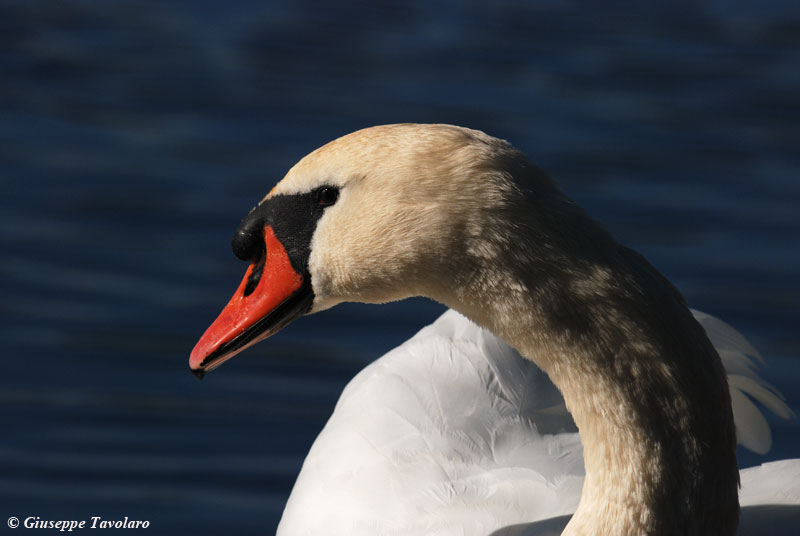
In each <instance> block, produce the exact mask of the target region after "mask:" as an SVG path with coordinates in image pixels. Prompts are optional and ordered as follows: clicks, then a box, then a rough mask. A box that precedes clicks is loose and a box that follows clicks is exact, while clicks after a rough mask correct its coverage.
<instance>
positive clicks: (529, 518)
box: [190, 124, 800, 536]
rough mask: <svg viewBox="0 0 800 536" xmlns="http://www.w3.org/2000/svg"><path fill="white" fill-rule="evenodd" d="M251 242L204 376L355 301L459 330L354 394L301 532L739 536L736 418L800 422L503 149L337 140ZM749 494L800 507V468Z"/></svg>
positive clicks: (246, 238) (310, 466) (401, 351)
mask: <svg viewBox="0 0 800 536" xmlns="http://www.w3.org/2000/svg"><path fill="white" fill-rule="evenodd" d="M232 245H233V250H234V253H235V254H236V255H237V256H238V257H239V258H241V259H243V260H246V261H248V262H249V263H250V264H249V267H248V268H247V271H246V273H245V276H244V278H243V280H242V282H241V283H240V285H239V287H238V289H237V290H236V292H235V293H234V296H233V297H232V298H231V300H230V302H229V303H228V304H227V305H226V306H225V308H224V309H223V310H222V312H221V313H220V315H219V316H218V317H217V319H216V320H215V321H214V322H213V323H212V324H211V326H210V327H209V328H208V330H207V331H206V332H205V333H204V334H203V336H202V337H201V338H200V340H199V341H198V343H197V345H196V346H195V348H194V349H193V350H192V353H191V356H190V368H191V370H192V371H193V372H194V373H195V374H196V375H197V376H198V377H202V376H203V375H204V374H205V373H206V372H208V371H210V370H212V369H214V368H216V367H218V366H219V365H221V364H222V363H223V362H225V361H227V360H228V359H230V358H231V357H233V356H234V355H236V354H237V353H239V352H241V351H242V350H244V349H246V348H248V347H250V346H252V345H253V344H256V343H257V342H259V341H261V340H263V339H265V338H267V337H269V336H270V335H272V334H274V333H275V332H277V331H278V330H280V329H282V328H283V327H285V326H286V325H287V324H289V323H290V322H291V321H293V320H295V319H296V318H298V317H300V316H302V315H304V314H310V313H316V312H320V311H323V310H325V309H328V308H330V307H333V306H335V305H336V304H338V303H341V302H345V301H359V302H366V303H383V302H387V301H393V300H399V299H403V298H406V297H409V296H427V297H429V298H431V299H434V300H436V301H439V302H441V303H443V304H445V305H446V306H448V307H449V308H450V309H451V311H448V312H447V313H445V314H444V315H443V316H442V317H441V318H440V319H439V320H437V321H436V322H435V323H434V324H433V325H431V326H429V327H428V328H425V329H423V330H422V331H421V332H420V333H419V334H417V335H416V336H415V337H414V338H412V339H411V340H409V341H408V342H407V343H405V344H404V345H402V346H401V347H399V348H397V349H395V350H394V351H392V352H390V353H389V354H388V355H387V356H385V357H384V358H382V359H380V360H378V361H377V362H375V363H373V364H372V365H370V366H369V367H367V368H366V369H365V370H364V371H362V372H361V373H360V374H359V375H358V376H357V377H356V378H355V379H354V380H353V381H352V382H351V383H350V384H349V385H348V387H347V388H346V389H345V391H344V392H343V394H342V397H341V399H340V401H339V402H338V404H337V406H336V409H335V411H334V413H333V415H332V417H331V419H330V421H329V422H328V424H327V425H326V427H325V429H324V430H323V432H322V433H321V434H320V436H319V438H318V439H317V441H316V442H315V444H314V446H313V447H312V449H311V451H310V453H309V455H308V458H307V459H306V461H305V462H304V465H303V469H302V471H301V473H300V476H299V477H298V480H297V483H296V485H295V488H294V490H293V491H292V495H291V497H290V499H289V502H288V504H287V507H286V510H285V512H284V516H283V518H282V520H281V524H280V526H279V529H278V533H279V534H281V535H285V536H288V535H299V534H323V533H324V534H351V535H357V534H373V535H374V534H380V535H383V534H386V535H393V534H406V535H409V534H410V535H414V534H470V535H471V534H475V535H478V534H481V535H486V534H494V535H506V536H507V535H511V534H558V533H559V532H561V531H562V530H563V532H561V533H562V534H565V535H579V534H580V535H595V534H596V535H601V534H602V535H605V534H625V535H629V534H630V535H640V534H641V535H645V534H647V535H665V534H698V535H699V534H719V535H730V534H734V533H736V530H737V526H738V524H739V512H740V507H739V502H740V497H739V483H740V475H739V471H738V468H737V463H736V450H735V449H736V433H737V430H736V428H735V424H734V411H733V410H734V409H735V410H736V413H737V421H739V423H738V424H739V426H738V433H739V437H740V440H742V441H743V442H744V443H745V444H746V445H747V446H749V447H750V448H754V449H755V450H764V449H765V448H768V447H769V444H768V443H769V440H768V426H766V423H765V422H764V421H763V417H761V415H760V412H759V411H758V410H757V409H756V408H755V406H753V405H752V403H751V402H750V401H749V400H748V398H747V396H746V395H750V396H752V397H754V398H756V399H757V400H759V401H760V402H762V403H764V404H765V405H766V406H767V407H768V408H769V409H770V410H772V411H773V412H775V413H777V414H779V415H781V416H783V417H788V416H790V411H789V410H788V408H787V407H786V406H785V404H784V403H783V402H782V400H781V398H780V396H779V395H778V394H777V393H776V392H775V391H774V390H771V389H770V388H769V386H766V385H765V384H764V383H763V382H762V381H760V379H759V378H758V377H757V376H756V375H755V372H754V370H753V366H752V361H751V360H750V358H749V357H748V355H749V356H757V354H756V352H755V351H754V350H753V349H752V347H750V346H749V344H747V342H746V341H745V340H744V339H743V338H742V337H741V336H740V335H739V334H738V333H737V332H735V331H734V330H733V329H732V328H730V327H729V326H727V325H725V324H724V323H722V322H721V321H719V320H716V319H714V318H713V317H710V316H708V315H704V314H702V313H699V312H695V313H692V312H691V311H690V310H689V309H688V307H687V305H686V304H685V302H684V300H683V298H682V296H681V295H680V294H679V292H678V291H677V290H676V289H675V288H674V287H673V286H672V285H671V284H670V283H669V282H668V281H667V280H666V279H665V278H664V277H663V276H662V275H661V274H660V273H659V272H657V271H656V270H655V269H654V268H653V267H652V266H651V265H650V264H649V263H648V262H647V261H646V260H645V259H644V258H643V257H641V256H640V255H638V254H637V253H635V252H634V251H632V250H630V249H628V248H625V247H623V246H621V245H619V244H618V243H617V242H616V241H615V240H614V239H613V238H612V237H611V236H610V235H609V234H608V233H607V232H606V231H605V230H604V229H603V228H602V227H601V226H600V225H598V224H597V223H595V222H594V221H593V220H591V219H590V218H589V217H588V216H587V215H586V213H585V212H584V211H583V210H582V209H580V208H579V207H578V206H577V205H575V204H574V203H573V202H572V201H571V200H570V199H569V198H568V197H566V196H565V195H564V194H563V193H562V192H561V190H560V189H559V188H558V187H557V186H556V184H555V183H554V182H553V181H552V180H551V179H549V178H548V177H547V176H546V175H545V174H544V173H543V172H541V171H540V170H539V169H538V168H536V167H535V166H534V165H533V164H532V163H531V162H530V161H529V160H528V159H527V158H526V157H525V156H524V155H523V154H521V153H520V152H519V151H517V150H516V149H514V148H513V147H512V146H511V145H510V144H508V143H506V142H505V141H502V140H499V139H496V138H493V137H490V136H488V135H486V134H484V133H483V132H479V131H475V130H470V129H465V128H461V127H455V126H450V125H416V124H401V125H385V126H379V127H372V128H368V129H364V130H360V131H358V132H355V133H352V134H349V135H347V136H344V137H342V138H339V139H337V140H334V141H333V142H331V143H329V144H327V145H325V146H323V147H321V148H320V149H317V150H316V151H314V152H312V153H311V154H309V155H308V156H306V157H305V158H303V159H302V160H300V161H299V162H298V163H297V164H296V165H295V166H294V167H293V168H292V169H290V170H289V172H288V173H287V174H286V176H285V177H284V178H283V179H282V180H281V181H280V182H279V183H278V184H277V185H276V186H275V187H274V188H273V189H272V190H271V191H270V192H269V193H268V194H267V196H266V197H265V198H264V199H263V200H262V201H261V203H259V204H258V205H257V206H256V207H255V208H254V209H253V210H252V211H251V212H250V214H249V215H248V216H247V217H245V218H244V220H242V223H241V224H240V226H239V228H238V229H237V231H236V233H235V234H234V238H233V244H232ZM701 324H702V325H701ZM704 326H705V329H704ZM709 336H710V337H711V338H712V339H714V340H715V342H716V345H717V349H715V347H714V346H713V345H712V342H711V341H710V340H709ZM720 356H721V357H722V359H723V360H725V363H726V365H727V366H728V369H729V371H728V373H727V374H726V370H725V368H724V367H723V363H722V360H721V358H720ZM732 405H733V409H732ZM567 412H568V413H567ZM575 430H577V432H575ZM741 482H742V484H743V491H742V496H741V502H742V504H743V505H744V506H745V507H748V506H751V505H769V506H770V508H771V506H773V505H798V504H800V485H798V482H800V460H784V461H781V462H775V463H772V464H765V465H763V466H761V467H759V468H754V469H749V470H745V471H743V472H742V475H741ZM750 490H752V491H750ZM773 510H774V509H769V508H768V510H763V509H761V510H758V511H755V513H756V514H757V515H756V516H753V519H754V521H753V523H757V522H759V521H763V520H764V519H767V520H768V519H769V518H770V516H771V515H773V514H775V512H774V511H773ZM747 512H748V509H747V508H745V513H747ZM570 514H571V516H570ZM775 515H779V516H783V518H786V515H787V510H780V512H778V513H777V514H775ZM788 515H789V516H790V517H791V520H792V521H790V522H796V521H797V518H798V515H797V509H796V508H794V509H790V510H788ZM792 516H794V517H792ZM756 517H758V519H756ZM762 518H763V519H762ZM783 518H782V519H783ZM784 521H785V519H784ZM749 523H750V519H749V518H748V516H745V518H744V520H743V528H747V527H748V526H749V525H748V524H749ZM750 524H751V523H750ZM751 525H752V524H751ZM770 526H771V527H772V528H776V527H777V525H775V524H772V525H770ZM795 527H796V525H795Z"/></svg>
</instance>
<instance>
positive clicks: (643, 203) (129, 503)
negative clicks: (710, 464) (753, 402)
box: [0, 0, 800, 535]
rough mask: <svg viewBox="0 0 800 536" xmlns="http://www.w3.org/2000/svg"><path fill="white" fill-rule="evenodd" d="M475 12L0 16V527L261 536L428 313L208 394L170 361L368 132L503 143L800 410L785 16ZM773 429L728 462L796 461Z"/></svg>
mask: <svg viewBox="0 0 800 536" xmlns="http://www.w3.org/2000/svg"><path fill="white" fill-rule="evenodd" d="M484 4H485V3H483V2H475V3H472V2H455V1H453V2H438V3H437V2H405V3H400V4H398V5H394V4H393V3H390V2H374V1H373V2H367V1H364V2H357V1H356V2H353V1H350V2H348V1H340V2H335V3H333V2H331V3H328V2H322V1H316V2H278V1H274V2H262V1H255V0H253V1H240V2H210V1H205V2H197V1H189V0H183V1H170V2H164V1H139V2H132V1H116V2H108V1H100V0H96V1H91V0H83V1H77V0H70V1H41V2H39V1H37V2H31V1H25V0H20V1H16V2H15V1H0V73H1V75H0V194H2V195H0V246H2V251H3V254H2V256H0V341H1V342H2V363H3V373H2V375H0V412H1V413H0V414H1V415H2V421H1V422H2V429H3V432H2V434H0V519H2V518H3V516H5V517H8V516H12V515H14V516H17V517H20V518H25V517H27V516H40V517H41V518H42V519H59V518H64V519H78V520H81V519H89V518H90V517H91V516H97V515H99V516H102V517H103V518H104V519H120V518H122V517H124V516H128V517H129V518H131V519H140V520H149V521H150V523H151V527H150V529H148V531H147V533H148V534H183V533H188V532H189V531H191V532H192V533H193V534H196V535H205V534H209V535H210V534H223V533H224V534H252V533H255V532H258V533H264V532H266V533H272V532H273V531H274V527H275V526H276V524H277V521H278V519H279V516H280V512H281V510H282V508H283V505H284V503H285V501H286V498H287V496H288V493H289V490H290V489H291V486H292V484H293V481H294V478H295V476H296V474H297V472H298V470H299V467H300V463H301V462H302V459H303V457H304V454H305V452H306V451H307V449H308V447H309V446H310V444H311V442H312V441H313V439H314V437H315V435H316V434H317V432H318V431H319V430H320V428H321V427H322V425H323V424H324V422H325V420H326V418H327V417H328V415H329V414H330V412H331V410H332V408H333V405H334V403H335V401H336V399H337V396H338V393H339V392H340V391H341V389H342V387H343V386H344V385H345V383H346V382H347V381H348V379H349V378H351V377H352V376H353V375H354V374H355V373H356V372H357V371H358V370H359V369H360V368H361V367H363V366H364V365H365V364H366V363H368V362H370V361H371V360H372V359H374V358H376V357H377V356H379V355H380V354H381V353H382V352H384V351H386V350H387V349H389V348H391V347H393V346H395V345H397V344H399V343H400V342H401V341H403V340H405V339H406V338H408V337H409V336H410V335H412V334H413V333H414V332H415V331H416V330H417V329H418V328H420V327H421V326H423V325H425V324H427V323H429V322H430V321H431V320H432V319H433V318H435V316H436V315H437V314H438V313H439V312H440V311H441V310H442V308H441V307H440V306H439V305H436V304H433V303H430V302H426V301H424V300H412V301H407V302H403V303H398V304H392V305H387V306H381V307H377V306H376V307H371V306H363V305H345V306H340V307H338V308H336V309H334V310H333V311H329V312H326V313H325V314H323V315H318V316H315V317H309V318H305V319H301V320H300V321H298V322H296V323H295V324H294V325H292V326H291V327H290V328H289V329H288V330H286V331H285V332H283V333H281V334H279V335H277V336H275V337H274V338H273V339H271V340H270V341H268V342H267V343H262V344H261V345H259V346H257V347H256V348H254V349H252V350H250V351H248V352H246V353H245V354H244V355H241V356H239V357H237V358H236V359H235V360H233V361H232V362H230V363H228V364H226V365H225V366H224V367H222V368H221V369H219V370H217V371H215V372H214V373H213V374H211V375H210V376H209V377H208V378H207V379H206V381H204V382H202V383H200V382H197V381H196V380H195V379H194V378H193V377H192V376H191V375H190V374H189V372H188V368H187V364H188V355H189V351H190V350H191V348H192V346H193V345H194V343H195V341H196V339H197V338H198V337H199V335H200V334H201V333H202V332H203V331H204V329H205V328H206V327H207V325H208V324H209V323H210V322H211V321H212V320H213V319H214V317H215V316H216V314H217V312H218V311H219V310H220V308H221V307H222V305H223V304H224V303H226V301H227V299H228V298H229V297H230V295H231V294H232V292H233V290H234V289H235V287H236V286H237V284H238V282H239V280H240V278H241V276H242V274H243V272H244V268H245V266H244V265H243V264H242V263H240V262H238V261H237V260H236V259H235V258H234V256H233V255H232V254H231V252H230V245H229V244H230V236H231V234H232V232H233V230H234V228H235V227H236V225H237V223H238V221H239V219H240V218H241V217H243V216H244V215H245V214H246V212H247V211H248V210H249V209H250V207H252V206H253V205H254V204H255V203H256V202H257V201H258V200H259V199H260V198H261V197H262V196H263V195H264V193H265V192H266V191H267V190H268V189H269V188H270V187H271V186H272V185H273V184H274V183H275V182H276V181H277V180H278V179H280V178H281V177H282V175H283V173H284V172H285V171H286V170H287V169H288V168H289V167H290V166H291V165H292V164H293V163H294V162H295V161H296V160H298V159H299V158H300V157H302V156H303V155H304V154H305V153H307V152H309V151H311V150H313V149H314V148H316V147H317V146H319V145H320V144H322V143H324V142H326V141H328V140H330V139H332V138H334V137H337V136H339V135H342V134H345V133H347V132H349V131H352V130H355V129H357V128H361V127H364V126H368V125H373V124H379V123H389V122H405V121H415V122H448V123H456V124H461V125H465V126H470V127H473V128H478V129H482V130H485V131H487V132H489V133H491V134H493V135H496V136H499V137H502V138H506V139H508V140H510V141H512V142H513V143H514V144H515V145H516V146H518V147H519V148H520V149H522V150H523V151H525V152H526V153H527V154H529V155H530V156H531V158H532V159H533V160H535V161H536V162H537V163H539V164H540V165H541V166H542V167H543V168H545V169H547V170H548V171H549V172H550V173H551V174H552V175H553V176H554V177H556V178H557V179H558V180H559V181H560V183H561V184H562V185H563V187H564V188H565V190H566V191H567V192H568V193H569V194H570V195H571V196H572V197H574V198H575V199H576V200H578V201H579V202H580V203H581V204H582V205H584V206H585V207H586V208H587V209H588V210H589V212H590V213H591V214H593V215H594V216H595V217H596V218H597V219H599V220H600V221H602V222H604V223H605V224H606V226H607V227H608V228H609V229H610V230H611V231H612V232H613V233H614V234H615V235H616V236H617V237H618V238H619V239H620V240H621V241H622V242H624V243H626V244H628V245H630V246H632V247H634V248H635V249H637V250H639V251H641V252H642V253H644V254H645V255H646V256H647V257H648V258H649V259H650V260H651V261H652V262H653V263H654V264H655V265H656V266H657V267H659V268H660V269H661V270H662V271H663V272H664V273H665V274H666V275H667V276H668V277H670V278H671V279H672V280H673V281H674V282H675V283H676V284H677V286H678V287H679V288H680V289H681V290H682V291H683V292H684V294H685V295H686V297H687V298H688V300H689V302H690V303H691V304H692V305H693V306H695V307H697V308H699V309H702V310H705V311H707V312H710V313H712V314H715V315H717V316H719V317H721V318H723V319H725V320H727V321H728V322H730V323H731V324H733V325H734V326H735V327H737V328H738V329H739V330H741V331H742V332H743V333H744V334H745V335H746V336H747V337H748V338H750V340H751V341H752V342H753V343H754V344H755V345H756V346H757V347H758V348H759V349H760V350H761V351H762V352H763V354H764V355H765V356H766V358H767V361H768V367H767V368H766V369H765V370H764V371H763V374H764V377H765V378H767V379H768V380H769V381H770V382H772V383H773V384H775V385H776V386H778V387H779V388H780V389H781V390H782V391H783V393H784V394H785V395H786V396H787V398H788V399H789V403H790V405H791V406H792V407H793V408H794V410H795V411H796V412H800V387H799V386H800V334H798V326H800V307H798V303H800V268H799V267H800V247H798V238H797V237H798V236H800V210H798V207H799V206H800V150H798V149H799V148H800V7H798V6H799V5H798V4H796V3H795V2H792V1H789V0H786V1H780V0H772V1H767V2H759V3H757V4H756V3H755V2H744V1H733V0H730V1H727V0H718V1H707V2H695V1H691V2H690V1H688V0H687V1H676V2H663V5H662V7H660V8H653V7H650V8H647V9H645V8H640V9H639V10H638V11H637V10H635V9H634V10H631V8H630V7H629V6H626V5H625V3H623V2H589V1H588V0H586V1H575V2H567V1H558V0H552V1H547V2H545V1H542V2H526V1H522V0H520V1H513V0H506V1H501V2H495V3H493V4H492V6H493V7H487V6H486V5H484ZM600 6H602V7H600ZM771 422H772V424H773V427H774V438H775V446H774V448H773V450H772V452H771V453H770V454H769V455H768V456H766V457H760V456H755V455H752V454H746V453H743V455H742V458H741V462H742V465H745V466H746V465H753V464H756V463H761V462H762V461H765V460H770V459H779V458H786V457H790V456H800V427H799V426H798V421H797V420H794V421H790V422H783V421H778V420H775V419H772V420H771ZM0 526H2V528H0V530H2V531H8V532H10V529H8V528H7V527H5V524H4V523H0Z"/></svg>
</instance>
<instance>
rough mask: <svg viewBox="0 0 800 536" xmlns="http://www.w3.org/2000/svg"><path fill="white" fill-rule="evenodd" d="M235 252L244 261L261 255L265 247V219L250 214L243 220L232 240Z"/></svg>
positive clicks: (254, 213) (252, 213) (253, 213)
mask: <svg viewBox="0 0 800 536" xmlns="http://www.w3.org/2000/svg"><path fill="white" fill-rule="evenodd" d="M231 247H232V248H233V254H234V255H236V256H237V257H239V258H240V259H241V260H243V261H253V260H255V259H257V258H258V257H260V256H261V254H262V252H263V251H264V249H265V244H264V221H263V220H262V219H261V218H259V217H258V216H257V215H256V212H255V211H254V212H251V213H250V214H248V215H247V217H245V219H243V220H242V223H240V224H239V228H238V229H236V232H235V233H234V234H233V240H231Z"/></svg>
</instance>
